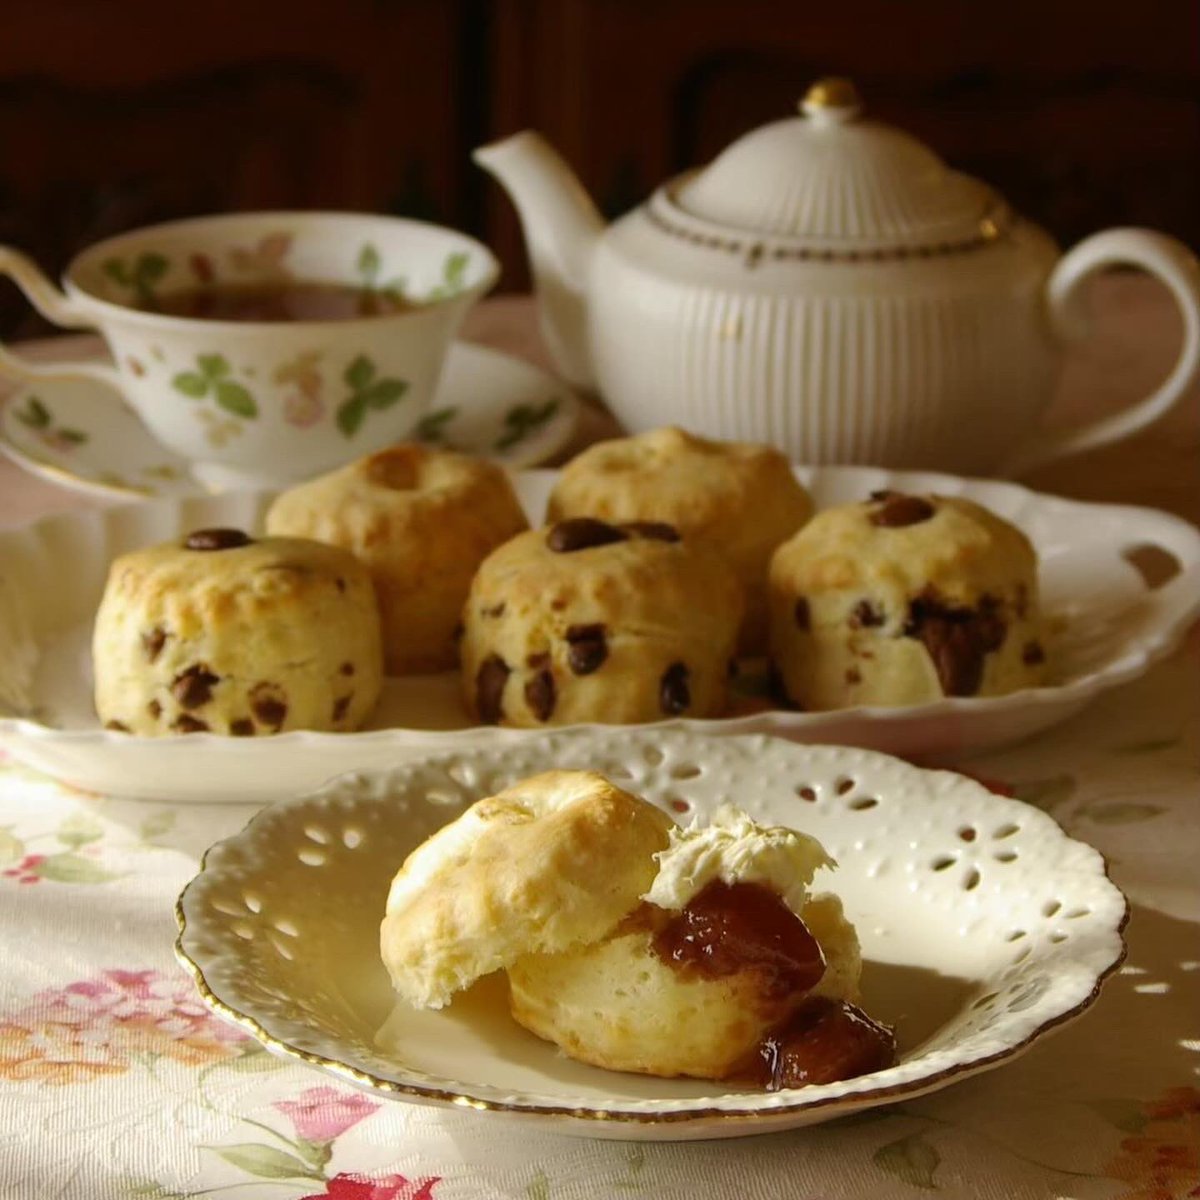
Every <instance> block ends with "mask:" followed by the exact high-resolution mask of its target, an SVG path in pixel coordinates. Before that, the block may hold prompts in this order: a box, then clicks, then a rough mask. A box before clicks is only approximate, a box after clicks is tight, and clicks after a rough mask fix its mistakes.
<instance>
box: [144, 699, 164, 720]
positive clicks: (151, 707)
mask: <svg viewBox="0 0 1200 1200" xmlns="http://www.w3.org/2000/svg"><path fill="white" fill-rule="evenodd" d="M146 711H147V712H148V713H149V714H150V715H151V717H153V718H154V720H156V721H157V720H158V718H159V717H161V716H162V705H161V704H159V702H158V701H157V700H151V701H150V703H149V704H147V705H146Z"/></svg>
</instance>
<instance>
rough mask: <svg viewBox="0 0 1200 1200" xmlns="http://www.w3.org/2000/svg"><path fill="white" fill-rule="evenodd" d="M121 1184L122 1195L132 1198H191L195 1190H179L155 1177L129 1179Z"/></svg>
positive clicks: (146, 1199) (154, 1199) (166, 1199)
mask: <svg viewBox="0 0 1200 1200" xmlns="http://www.w3.org/2000/svg"><path fill="white" fill-rule="evenodd" d="M120 1186H121V1195H122V1196H127V1197H130V1200H191V1197H193V1196H194V1195H195V1194H196V1193H195V1192H177V1191H175V1190H174V1189H173V1188H169V1187H167V1186H166V1184H162V1183H156V1182H155V1181H154V1180H153V1179H128V1180H126V1181H125V1182H124V1184H122V1185H120Z"/></svg>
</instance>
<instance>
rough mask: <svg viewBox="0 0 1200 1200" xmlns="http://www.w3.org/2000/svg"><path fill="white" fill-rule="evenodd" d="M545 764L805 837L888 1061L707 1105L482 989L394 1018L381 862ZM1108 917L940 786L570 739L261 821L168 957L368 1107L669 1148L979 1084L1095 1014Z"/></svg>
mask: <svg viewBox="0 0 1200 1200" xmlns="http://www.w3.org/2000/svg"><path fill="white" fill-rule="evenodd" d="M549 767H573V768H585V769H591V770H598V771H601V772H603V773H604V774H606V775H608V776H609V777H610V778H612V779H614V780H616V781H617V782H619V783H620V784H621V786H623V787H627V788H629V789H630V790H631V791H634V792H636V793H638V794H639V795H642V796H644V797H645V798H646V799H648V800H650V801H652V802H653V803H655V804H657V805H659V807H661V808H663V809H664V811H666V812H668V814H678V813H679V811H680V809H681V807H682V808H683V809H684V810H685V811H686V812H687V815H688V816H692V815H695V816H698V817H699V818H700V819H701V821H704V820H707V819H708V817H709V816H710V814H711V813H712V811H713V809H714V808H715V807H716V806H717V805H718V804H720V803H721V802H722V801H724V800H725V799H727V798H729V797H735V798H736V800H737V802H738V803H739V804H740V805H741V806H742V807H744V808H745V809H746V811H747V812H749V814H750V815H751V816H752V817H754V818H755V819H756V820H759V821H760V822H765V823H769V824H783V825H793V826H795V827H797V828H802V829H803V830H804V831H805V832H806V833H809V834H812V835H813V836H815V837H816V838H818V839H819V840H820V841H821V842H823V843H824V845H825V847H826V849H827V850H829V852H830V853H831V854H832V855H833V856H834V858H835V859H836V860H837V861H838V863H839V867H838V869H837V870H836V871H833V872H826V871H822V872H821V873H820V874H819V875H818V878H817V880H816V882H815V883H814V890H816V891H825V890H832V891H834V892H836V893H837V894H838V895H839V896H841V897H842V900H843V903H844V904H845V907H846V912H847V914H848V916H849V917H850V919H851V920H852V921H854V923H855V926H856V927H857V929H858V933H859V938H860V940H861V942H862V946H863V957H864V972H863V981H862V986H863V997H864V999H863V1007H864V1008H865V1009H866V1010H867V1011H868V1012H869V1013H870V1014H871V1015H872V1016H875V1017H877V1018H878V1019H881V1020H884V1021H886V1022H888V1023H890V1024H893V1025H895V1026H896V1030H897V1039H898V1043H899V1049H900V1053H899V1061H898V1063H897V1064H896V1065H895V1066H893V1067H890V1068H889V1069H887V1070H885V1071H880V1072H877V1073H875V1074H872V1075H866V1076H862V1077H860V1078H858V1079H851V1080H846V1081H843V1082H841V1083H835V1084H825V1085H820V1086H810V1087H806V1088H797V1089H790V1090H785V1091H781V1092H774V1093H766V1092H760V1091H755V1090H751V1089H745V1088H736V1089H731V1090H725V1085H724V1084H720V1083H714V1082H707V1081H703V1080H681V1079H657V1078H652V1077H647V1076H639V1075H632V1074H625V1073H618V1072H611V1071H604V1070H601V1069H599V1068H596V1067H589V1066H586V1065H584V1064H581V1063H577V1062H574V1061H572V1060H570V1059H567V1058H565V1057H564V1056H563V1055H561V1054H559V1053H558V1051H557V1050H556V1049H555V1048H554V1047H553V1046H551V1045H550V1044H549V1043H546V1042H542V1041H540V1040H539V1039H538V1038H536V1037H534V1036H533V1035H532V1034H530V1033H527V1032H526V1031H525V1030H523V1029H521V1028H519V1027H518V1026H517V1025H516V1024H515V1023H514V1022H513V1021H512V1020H511V1019H510V1018H509V1016H508V1012H507V1005H506V1003H505V1001H504V994H503V982H502V979H501V978H500V977H496V976H493V977H492V978H491V979H489V980H484V981H482V982H481V983H480V984H477V985H476V987H475V988H473V989H471V991H470V992H468V993H466V994H465V995H464V996H463V997H461V998H459V999H458V1000H456V1001H455V1002H454V1003H453V1004H452V1005H451V1006H450V1007H449V1008H447V1009H444V1010H442V1011H441V1012H414V1011H413V1010H410V1009H408V1008H407V1007H406V1006H404V1005H398V1004H395V1003H394V1002H393V996H392V992H391V989H390V986H389V983H388V980H387V975H386V972H385V971H384V968H383V966H382V963H381V962H380V960H379V921H380V919H381V918H382V916H383V910H384V904H385V901H386V898H387V890H388V885H389V884H390V882H391V879H392V876H393V875H394V873H395V872H396V870H397V869H398V867H399V865H400V863H401V862H402V861H403V860H404V858H405V856H406V855H407V854H408V853H409V851H410V850H412V849H413V848H414V847H415V846H416V845H418V844H419V843H420V842H422V841H423V840H424V839H425V838H426V837H428V836H429V834H431V833H432V832H433V831H434V830H435V829H437V828H438V827H439V826H441V825H443V824H444V823H445V822H447V821H449V820H452V819H453V818H454V817H456V816H457V815H458V813H459V812H461V810H462V809H463V808H464V807H465V806H466V805H467V804H469V803H471V802H472V801H474V800H476V799H478V798H479V797H481V796H485V795H491V794H493V793H495V792H496V791H498V790H500V789H501V788H504V787H507V786H508V785H509V784H511V783H514V782H516V781H517V780H519V779H522V778H524V777H525V776H528V775H531V774H534V773H536V772H537V771H540V770H545V769H547V768H549ZM676 819H679V817H678V816H676ZM1126 912H1127V910H1126V903H1125V898H1124V897H1123V896H1122V895H1121V893H1120V892H1119V891H1118V890H1117V888H1116V887H1114V886H1113V884H1112V883H1111V882H1110V881H1109V879H1108V877H1107V875H1106V874H1105V869H1104V862H1103V859H1102V858H1101V856H1100V855H1099V854H1098V853H1097V852H1096V851H1095V850H1093V849H1092V848H1091V847H1089V846H1086V845H1084V844H1082V843H1081V842H1076V841H1073V840H1072V839H1070V838H1068V837H1067V835H1066V834H1065V833H1063V831H1062V830H1061V829H1060V828H1059V827H1058V825H1056V824H1055V822H1054V821H1053V820H1052V819H1051V818H1050V817H1048V816H1046V815H1045V814H1044V813H1042V812H1040V811H1038V810H1037V809H1034V808H1031V807H1030V806H1028V805H1026V804H1022V803H1021V802H1020V801H1016V800H1008V799H1005V798H1004V797H1001V796H996V795H994V794H992V793H991V792H989V791H987V790H986V789H985V788H983V787H981V786H980V785H979V784H977V783H975V782H973V781H972V780H969V779H966V778H964V777H963V776H961V775H955V774H952V773H950V772H946V771H927V770H922V769H920V768H917V767H912V766H909V765H908V764H906V763H903V762H900V761H898V760H897V759H893V758H889V757H887V756H885V755H882V754H876V753H873V752H871V751H865V750H854V749H849V748H843V747H836V746H802V745H796V744H794V743H791V742H787V741H784V740H782V739H778V738H768V737H762V736H757V737H732V738H719V739H714V738H708V737H705V736H703V735H702V734H699V733H695V732H690V731H687V730H659V729H654V730H639V731H628V730H607V731H593V730H581V731H574V732H564V733H556V734H548V735H542V736H541V737H540V738H539V739H538V740H537V741H536V742H533V741H530V740H525V741H523V742H520V743H514V744H511V745H508V746H504V747H484V748H479V749H476V750H473V751H466V752H463V753H461V754H455V755H452V756H451V755H447V756H442V757H431V758H428V759H424V760H420V761H414V762H411V763H407V764H404V765H402V766H399V767H396V768H394V769H392V770H390V771H387V772H380V773H374V774H360V775H350V776H344V777H342V778H340V779H336V780H334V781H332V782H331V783H329V784H327V785H326V786H325V787H324V788H322V789H321V790H320V791H319V792H316V793H314V794H311V795H308V796H302V797H300V798H298V799H292V800H286V801H282V802H281V803H279V804H275V805H272V806H270V807H268V808H265V809H263V810H262V811H261V812H260V813H259V814H258V816H256V817H255V818H254V820H252V821H251V822H250V824H249V825H248V826H247V827H246V828H245V829H244V830H243V831H242V832H241V833H238V834H236V835H234V836H233V837H231V838H228V839H226V840H225V841H223V842H219V843H218V844H217V845H216V846H214V847H212V849H210V850H209V851H208V853H207V855H206V856H205V859H204V863H203V865H202V867H201V870H200V874H199V875H197V877H196V878H195V879H194V880H193V881H192V882H191V883H190V884H189V885H188V887H187V888H186V889H185V891H184V893H183V895H182V896H181V897H180V900H179V903H178V905H177V909H176V915H177V918H178V921H179V926H180V934H179V939H178V942H177V944H176V954H177V955H178V957H179V958H180V961H181V962H182V963H183V964H184V965H185V967H187V968H188V969H189V970H190V971H191V972H192V974H193V976H194V977H195V979H196V982H197V984H198V986H199V988H200V991H201V994H202V995H203V997H204V999H205V1001H206V1003H207V1004H208V1005H209V1006H210V1007H211V1008H213V1009H214V1010H215V1011H216V1012H217V1013H218V1014H220V1015H221V1016H223V1017H225V1018H227V1019H229V1020H231V1021H234V1022H235V1023H236V1024H238V1025H240V1026H241V1027H242V1028H243V1029H245V1030H247V1031H248V1032H250V1033H251V1034H253V1035H254V1036H255V1037H257V1038H258V1039H259V1040H260V1041H262V1042H263V1043H264V1044H265V1045H266V1046H267V1047H268V1049H270V1050H272V1051H274V1052H276V1053H278V1054H280V1055H283V1056H286V1057H290V1058H293V1059H299V1060H301V1061H304V1062H307V1063H309V1064H311V1065H313V1066H316V1067H319V1068H322V1069H324V1070H326V1071H329V1072H331V1073H332V1074H334V1075H336V1076H339V1077H340V1078H342V1079H344V1080H347V1081H349V1082H351V1083H355V1084H357V1085H359V1086H360V1087H363V1088H367V1089H370V1090H372V1091H374V1092H376V1093H378V1094H379V1095H381V1096H383V1097H391V1098H395V1099H400V1100H411V1101H416V1102H425V1103H439V1104H451V1105H456V1106H459V1107H467V1108H471V1109H476V1110H481V1111H485V1112H498V1113H505V1114H510V1115H517V1116H521V1117H523V1118H524V1119H525V1120H526V1121H533V1122H537V1123H541V1124H543V1125H546V1126H548V1127H550V1128H551V1129H553V1130H554V1131H557V1132H562V1133H578V1134H586V1135H588V1136H592V1137H610V1138H638V1139H647V1140H649V1139H653V1140H677V1139H691V1138H710V1137H736V1136H743V1135H749V1134H757V1133H766V1132H771V1131H775V1130H780V1129H791V1128H794V1127H797V1126H801V1125H808V1124H813V1123H815V1122H818V1121H825V1120H829V1119H831V1118H833V1117H839V1116H844V1115H845V1114H847V1113H849V1112H852V1111H855V1110H857V1109H863V1108H870V1107H873V1106H875V1105H879V1104H884V1103H890V1102H892V1101H894V1100H897V1099H899V1098H902V1097H911V1096H915V1095H918V1094H921V1093H924V1092H929V1091H933V1090H935V1089H937V1088H941V1087H944V1086H946V1085H947V1084H949V1083H952V1082H955V1081H956V1080H959V1079H963V1078H965V1077H966V1076H968V1075H973V1074H976V1073H978V1072H979V1071H983V1070H986V1069H988V1068H990V1067H994V1066H996V1065H998V1064H999V1063H1001V1062H1003V1061H1004V1060H1006V1059H1008V1058H1011V1057H1013V1056H1014V1055H1016V1054H1018V1053H1020V1052H1022V1051H1024V1050H1025V1049H1027V1048H1028V1047H1029V1046H1030V1045H1031V1044H1032V1043H1033V1042H1034V1041H1035V1040H1036V1039H1037V1038H1039V1037H1041V1036H1042V1035H1043V1034H1045V1033H1046V1032H1047V1031H1049V1030H1050V1029H1053V1028H1055V1027H1057V1026H1060V1025H1062V1024H1063V1023H1064V1022H1066V1021H1068V1020H1071V1019H1073V1018H1075V1017H1077V1016H1079V1015H1080V1014H1081V1013H1082V1012H1083V1011H1084V1009H1086V1008H1087V1007H1088V1006H1089V1005H1090V1004H1091V1003H1092V1002H1093V1001H1094V1000H1095V999H1096V997H1097V995H1098V993H1099V988H1100V984H1101V982H1102V980H1103V979H1104V978H1105V977H1106V976H1107V975H1108V974H1109V973H1110V972H1112V971H1113V970H1114V969H1115V968H1116V966H1117V965H1118V963H1119V962H1120V961H1121V959H1122V957H1123V955H1124V944H1123V941H1122V937H1121V930H1122V928H1123V926H1124V923H1125V920H1126Z"/></svg>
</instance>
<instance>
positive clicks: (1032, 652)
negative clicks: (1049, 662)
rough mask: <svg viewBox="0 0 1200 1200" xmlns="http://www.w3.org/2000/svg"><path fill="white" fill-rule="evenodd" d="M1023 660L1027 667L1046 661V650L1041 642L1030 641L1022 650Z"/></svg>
mask: <svg viewBox="0 0 1200 1200" xmlns="http://www.w3.org/2000/svg"><path fill="white" fill-rule="evenodd" d="M1021 661H1022V662H1023V663H1024V664H1025V665H1026V666H1027V667H1036V666H1038V665H1039V664H1041V663H1044V662H1045V661H1046V652H1045V650H1043V649H1042V644H1041V642H1028V643H1027V644H1026V646H1025V649H1024V650H1022V651H1021Z"/></svg>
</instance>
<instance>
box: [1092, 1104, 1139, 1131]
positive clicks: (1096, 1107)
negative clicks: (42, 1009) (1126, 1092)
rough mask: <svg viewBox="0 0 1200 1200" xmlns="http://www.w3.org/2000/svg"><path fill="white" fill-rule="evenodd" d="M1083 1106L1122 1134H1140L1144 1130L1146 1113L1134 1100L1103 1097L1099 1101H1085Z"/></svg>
mask: <svg viewBox="0 0 1200 1200" xmlns="http://www.w3.org/2000/svg"><path fill="white" fill-rule="evenodd" d="M1085 1104H1086V1105H1087V1107H1088V1108H1090V1109H1091V1110H1092V1112H1094V1113H1095V1114H1096V1115H1097V1116H1098V1117H1103V1118H1104V1120H1106V1121H1107V1122H1108V1123H1109V1124H1110V1125H1112V1126H1113V1127H1114V1128H1115V1129H1119V1130H1121V1131H1122V1133H1141V1132H1142V1130H1143V1129H1145V1128H1146V1113H1145V1112H1144V1110H1143V1109H1142V1106H1141V1104H1139V1103H1138V1101H1136V1100H1130V1099H1129V1098H1128V1097H1125V1096H1103V1097H1101V1098H1100V1099H1099V1100H1087V1101H1085Z"/></svg>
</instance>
